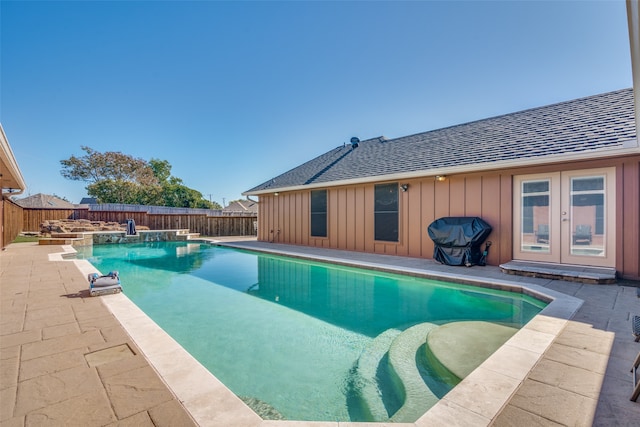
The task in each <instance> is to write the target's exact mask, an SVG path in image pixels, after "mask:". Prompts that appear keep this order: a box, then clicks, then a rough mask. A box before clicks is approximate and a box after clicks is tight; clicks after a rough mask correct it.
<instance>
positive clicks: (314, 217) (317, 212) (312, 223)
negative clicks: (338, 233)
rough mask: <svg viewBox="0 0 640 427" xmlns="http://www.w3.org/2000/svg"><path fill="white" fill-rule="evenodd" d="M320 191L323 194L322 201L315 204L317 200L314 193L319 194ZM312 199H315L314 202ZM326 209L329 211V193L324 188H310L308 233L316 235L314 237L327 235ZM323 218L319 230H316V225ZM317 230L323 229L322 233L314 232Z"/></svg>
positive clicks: (327, 219)
mask: <svg viewBox="0 0 640 427" xmlns="http://www.w3.org/2000/svg"><path fill="white" fill-rule="evenodd" d="M322 193H323V194H324V203H322V202H320V204H317V203H318V200H317V199H316V198H315V197H314V194H315V195H316V196H319V195H320V194H322ZM314 199H316V200H315V203H314ZM322 208H324V209H322ZM328 211H329V195H328V191H327V189H326V188H325V189H320V190H311V192H310V193H309V235H310V236H311V237H316V238H327V237H329V218H328V215H327V213H328ZM323 219H324V224H323V225H321V226H320V230H318V226H319V225H320V224H321V222H322V220H323ZM318 231H320V232H322V231H324V234H314V233H316V232H318Z"/></svg>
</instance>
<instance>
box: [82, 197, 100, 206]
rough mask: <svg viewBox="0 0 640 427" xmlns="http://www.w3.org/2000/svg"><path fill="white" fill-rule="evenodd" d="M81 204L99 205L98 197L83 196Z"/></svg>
mask: <svg viewBox="0 0 640 427" xmlns="http://www.w3.org/2000/svg"><path fill="white" fill-rule="evenodd" d="M80 204H81V205H97V204H98V199H96V198H95V197H83V198H82V200H80Z"/></svg>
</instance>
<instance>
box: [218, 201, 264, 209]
mask: <svg viewBox="0 0 640 427" xmlns="http://www.w3.org/2000/svg"><path fill="white" fill-rule="evenodd" d="M222 210H223V211H225V212H258V204H257V203H256V202H253V201H251V200H235V201H233V202H229V205H227V206H225V207H224V208H223V209H222Z"/></svg>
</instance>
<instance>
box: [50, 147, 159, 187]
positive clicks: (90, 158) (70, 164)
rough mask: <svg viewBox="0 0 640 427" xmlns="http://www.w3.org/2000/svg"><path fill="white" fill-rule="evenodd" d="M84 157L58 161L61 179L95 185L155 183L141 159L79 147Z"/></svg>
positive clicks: (153, 177) (146, 164)
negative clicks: (108, 183) (103, 183)
mask: <svg viewBox="0 0 640 427" xmlns="http://www.w3.org/2000/svg"><path fill="white" fill-rule="evenodd" d="M80 148H81V149H82V150H83V151H84V152H85V153H87V154H86V155H84V156H82V157H76V156H71V157H70V158H69V159H67V160H60V163H61V164H62V166H63V168H62V171H60V173H61V174H62V176H63V177H65V178H67V179H70V180H73V181H84V182H89V183H96V182H98V181H102V180H114V181H124V182H135V183H138V184H141V185H152V184H154V183H155V182H154V181H155V175H154V174H153V169H151V167H150V166H149V164H148V163H147V162H146V161H144V160H143V159H139V158H135V157H133V156H130V155H128V154H122V153H120V152H119V151H107V152H105V153H100V152H98V151H95V150H94V149H92V148H90V147H86V146H81V147H80Z"/></svg>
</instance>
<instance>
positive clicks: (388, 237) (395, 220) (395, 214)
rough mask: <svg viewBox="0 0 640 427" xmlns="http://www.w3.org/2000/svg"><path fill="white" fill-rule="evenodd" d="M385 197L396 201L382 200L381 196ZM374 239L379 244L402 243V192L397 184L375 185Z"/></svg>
mask: <svg viewBox="0 0 640 427" xmlns="http://www.w3.org/2000/svg"><path fill="white" fill-rule="evenodd" d="M383 195H384V196H389V195H391V198H393V199H395V200H382V199H381V198H380V196H383ZM385 206H387V208H385ZM383 218H384V220H383ZM373 239H374V240H375V241H379V242H389V243H399V242H400V190H399V187H398V183H397V182H393V183H387V184H376V185H374V189H373Z"/></svg>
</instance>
